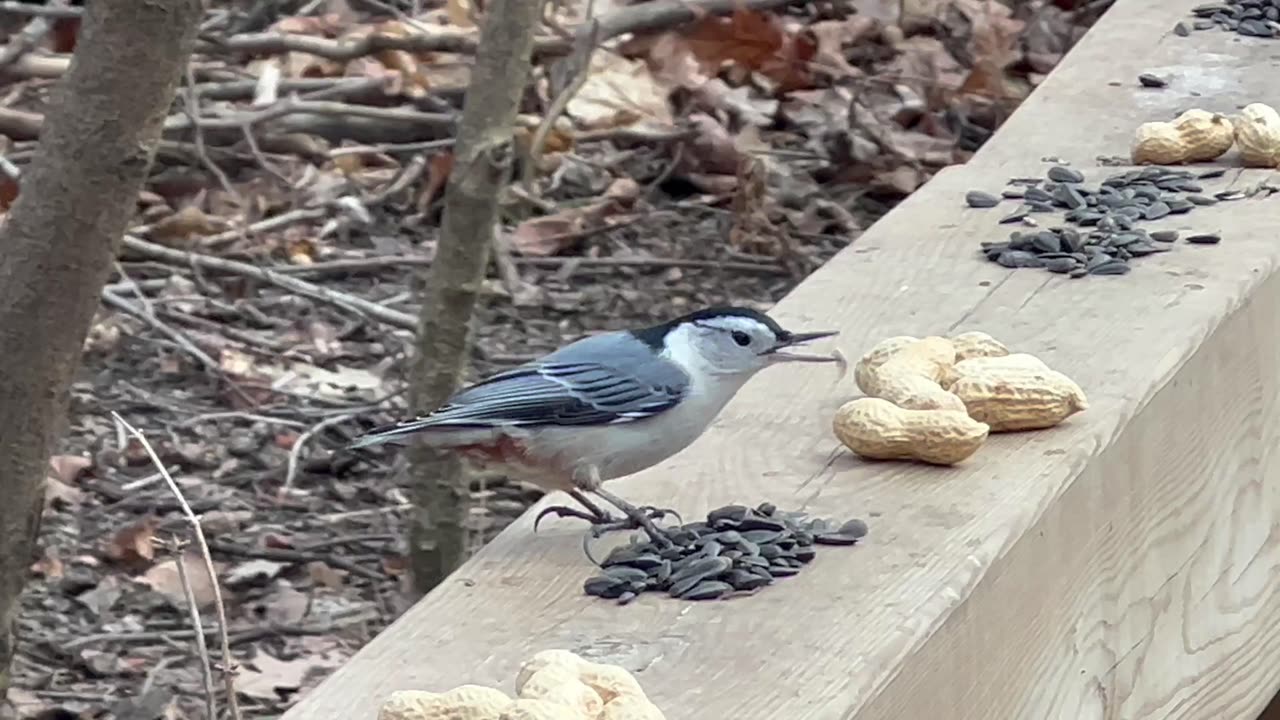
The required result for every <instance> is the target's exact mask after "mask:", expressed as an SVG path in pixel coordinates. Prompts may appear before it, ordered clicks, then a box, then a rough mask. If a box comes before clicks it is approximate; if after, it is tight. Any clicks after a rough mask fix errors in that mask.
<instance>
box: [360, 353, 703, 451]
mask: <svg viewBox="0 0 1280 720" xmlns="http://www.w3.org/2000/svg"><path fill="white" fill-rule="evenodd" d="M662 364H663V365H664V366H665V367H660V368H656V369H651V371H650V372H647V373H636V372H631V371H628V370H626V369H622V368H618V367H610V366H606V365H604V364H602V363H596V362H562V361H556V360H554V359H553V358H551V357H548V358H546V359H545V360H543V361H542V362H537V363H531V364H528V365H522V366H520V367H517V368H513V369H511V370H508V371H506V372H503V373H499V374H497V375H494V376H492V377H490V378H488V379H486V380H482V381H481V382H479V383H477V384H475V385H472V386H471V387H468V388H466V389H464V390H462V391H461V392H459V393H458V394H456V395H454V396H453V397H452V398H450V399H449V401H448V402H447V403H445V404H444V405H443V406H442V407H440V408H439V409H437V410H436V411H435V412H432V413H430V414H428V415H424V416H421V417H417V418H413V419H410V420H405V421H401V422H398V423H395V424H393V425H387V426H384V427H380V428H375V429H374V430H372V431H370V432H369V433H368V434H366V435H365V436H363V437H362V438H360V440H359V441H357V444H356V445H355V447H362V446H365V445H373V444H378V443H382V442H387V441H389V440H393V439H395V438H398V437H401V436H404V435H409V434H412V433H416V432H421V431H424V430H431V429H442V430H443V429H464V428H493V427H508V426H525V427H534V426H545V425H559V426H580V425H608V424H617V423H626V422H635V421H636V420H641V419H644V418H647V417H652V416H654V415H656V414H658V413H661V412H663V411H665V410H668V409H670V408H672V407H674V406H675V405H676V404H677V403H679V402H680V400H681V399H682V398H683V397H684V396H685V394H686V393H687V392H688V378H687V376H686V375H685V374H684V372H683V371H681V370H680V369H679V368H678V367H676V366H674V365H670V364H669V363H662Z"/></svg>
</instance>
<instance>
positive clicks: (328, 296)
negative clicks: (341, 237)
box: [124, 235, 417, 330]
mask: <svg viewBox="0 0 1280 720" xmlns="http://www.w3.org/2000/svg"><path fill="white" fill-rule="evenodd" d="M124 247H125V248H126V249H128V250H129V251H131V252H135V253H138V254H140V255H144V256H147V257H151V258H155V259H157V260H165V261H167V262H171V263H176V264H179V265H193V266H196V267H200V268H204V269H206V270H216V271H220V272H225V273H230V274H233V275H243V276H245V277H251V278H257V279H259V280H263V281H265V282H268V283H271V284H272V285H276V286H278V287H282V288H285V289H286V290H292V291H293V292H296V293H298V294H299V295H303V296H305V297H309V298H311V299H313V300H319V301H321V302H325V303H329V304H330V305H334V306H337V307H340V308H343V309H345V310H347V311H349V312H353V313H355V314H357V315H362V316H367V317H370V318H373V319H375V320H378V321H381V322H385V323H387V324H388V325H393V326H395V327H398V328H403V329H406V330H413V329H415V328H416V327H417V319H416V318H414V316H412V315H409V314H408V313H402V312H399V311H397V310H392V309H390V308H387V307H383V306H382V305H379V304H377V303H375V302H370V301H368V300H365V299H364V298H361V297H357V296H355V295H351V294H348V293H344V292H339V291H337V290H330V289H328V288H322V287H320V286H318V285H313V284H311V283H309V282H306V281H305V280H299V279H297V278H294V277H289V276H287V275H284V274H281V273H279V272H275V271H273V270H268V269H266V268H260V267H257V266H255V265H250V264H249V263H243V262H238V261H236V260H227V259H225V258H219V257H213V256H211V255H203V254H200V253H193V252H188V251H186V250H176V249H174V248H170V247H165V246H164V245H158V244H156V243H153V242H148V241H146V240H143V239H142V238H140V237H136V236H134V235H125V237H124Z"/></svg>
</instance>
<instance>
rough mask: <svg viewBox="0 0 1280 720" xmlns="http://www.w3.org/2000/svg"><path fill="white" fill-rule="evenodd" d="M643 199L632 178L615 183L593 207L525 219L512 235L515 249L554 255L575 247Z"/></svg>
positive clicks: (538, 254)
mask: <svg viewBox="0 0 1280 720" xmlns="http://www.w3.org/2000/svg"><path fill="white" fill-rule="evenodd" d="M639 196H640V186H639V185H637V184H636V183H635V181H633V180H630V179H628V178H623V179H621V180H617V181H615V182H614V183H613V184H612V185H610V186H609V189H608V191H606V192H605V199H604V200H602V201H599V202H595V203H592V204H590V205H583V206H581V207H576V208H568V209H566V210H562V211H560V212H558V213H554V214H552V215H546V216H543V217H539V218H531V219H529V220H525V221H524V222H522V223H520V224H519V225H517V226H516V229H515V231H513V232H512V233H511V236H510V240H511V247H512V249H514V250H515V251H516V252H518V253H520V254H521V255H530V256H547V255H554V254H556V253H558V252H561V251H564V250H567V249H569V248H570V247H573V245H574V244H575V243H577V242H578V240H579V239H580V235H581V233H582V232H583V231H584V230H586V229H587V228H591V227H595V226H597V225H599V224H600V223H603V222H605V221H606V220H607V218H609V217H611V216H613V215H615V214H617V213H619V212H622V211H624V210H626V209H627V208H629V207H631V205H632V204H633V203H634V202H635V200H636V199H637V198H638V197H639Z"/></svg>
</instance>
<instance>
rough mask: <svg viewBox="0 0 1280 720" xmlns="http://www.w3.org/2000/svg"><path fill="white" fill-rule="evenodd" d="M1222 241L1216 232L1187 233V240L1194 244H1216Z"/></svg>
mask: <svg viewBox="0 0 1280 720" xmlns="http://www.w3.org/2000/svg"><path fill="white" fill-rule="evenodd" d="M1221 241H1222V236H1221V235H1219V234H1218V233H1201V234H1199V235H1188V236H1187V242H1189V243H1193V244H1195V245H1216V244H1217V243H1219V242H1221Z"/></svg>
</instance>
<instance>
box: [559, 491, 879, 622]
mask: <svg viewBox="0 0 1280 720" xmlns="http://www.w3.org/2000/svg"><path fill="white" fill-rule="evenodd" d="M667 532H668V537H669V539H670V540H671V541H672V543H673V545H672V546H671V547H667V548H661V547H659V546H658V545H657V544H655V543H654V542H652V541H651V540H646V541H643V542H642V541H640V538H639V536H636V537H633V538H632V542H631V543H630V544H628V545H623V546H620V547H617V548H615V549H614V550H613V551H612V552H611V553H609V556H608V557H606V558H605V560H604V562H602V563H601V572H600V574H599V575H596V576H594V577H591V578H588V579H587V581H586V582H585V583H583V590H584V591H585V592H586V593H587V594H588V595H594V596H596V597H602V598H607V599H617V601H618V602H619V603H620V604H623V605H625V604H626V603H628V602H631V601H632V600H634V599H635V598H636V596H637V595H639V594H640V593H642V592H645V591H656V592H666V593H667V594H668V595H669V596H671V597H673V598H679V599H682V600H715V599H718V598H723V597H726V596H730V595H733V594H750V593H753V592H755V591H757V590H759V589H760V588H762V587H764V586H766V585H771V584H773V581H774V579H776V578H780V577H787V576H790V575H795V574H796V573H799V572H800V569H801V568H802V567H804V565H806V564H808V563H809V562H810V561H812V560H813V558H814V556H815V555H816V554H817V548H816V546H817V545H853V544H855V543H856V542H858V540H859V539H860V538H861V537H863V536H864V535H866V534H867V524H866V523H865V522H863V521H862V520H856V519H855V520H850V521H848V522H846V523H844V524H843V525H840V526H839V527H838V528H837V527H833V525H832V523H830V522H828V521H826V520H822V519H819V518H809V517H807V516H806V515H805V514H804V513H793V512H785V511H782V510H778V509H777V508H776V507H775V506H774V505H773V504H772V503H764V504H762V505H760V506H759V507H756V508H749V507H746V506H745V505H726V506H725V507H722V508H719V509H717V510H712V511H711V512H709V513H707V519H706V520H705V521H700V522H691V523H686V524H684V525H681V526H679V527H675V528H668V529H667Z"/></svg>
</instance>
